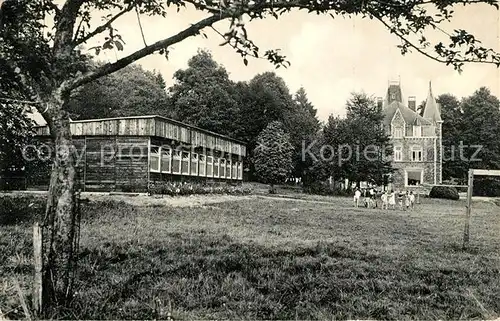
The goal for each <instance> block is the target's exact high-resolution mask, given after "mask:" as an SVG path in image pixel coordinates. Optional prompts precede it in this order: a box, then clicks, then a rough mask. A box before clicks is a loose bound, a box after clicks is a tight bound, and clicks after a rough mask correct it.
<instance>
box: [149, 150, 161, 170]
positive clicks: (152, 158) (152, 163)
mask: <svg viewBox="0 0 500 321" xmlns="http://www.w3.org/2000/svg"><path fill="white" fill-rule="evenodd" d="M149 170H150V171H151V172H159V171H160V147H159V146H154V145H152V146H151V147H150V148H149Z"/></svg>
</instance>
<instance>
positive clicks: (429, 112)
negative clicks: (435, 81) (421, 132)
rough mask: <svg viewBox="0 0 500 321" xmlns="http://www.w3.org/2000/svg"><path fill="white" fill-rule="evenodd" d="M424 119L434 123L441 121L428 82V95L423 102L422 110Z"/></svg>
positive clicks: (437, 105) (438, 109)
mask: <svg viewBox="0 0 500 321" xmlns="http://www.w3.org/2000/svg"><path fill="white" fill-rule="evenodd" d="M424 118H425V119H429V120H431V121H434V122H442V121H443V120H442V119H441V110H440V108H439V104H438V103H437V102H436V99H434V96H433V95H432V84H431V82H430V81H429V93H428V94H427V100H426V101H425V108H424Z"/></svg>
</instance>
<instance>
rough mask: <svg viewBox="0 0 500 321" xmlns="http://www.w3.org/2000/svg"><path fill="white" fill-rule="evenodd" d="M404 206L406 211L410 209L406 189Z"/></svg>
mask: <svg viewBox="0 0 500 321" xmlns="http://www.w3.org/2000/svg"><path fill="white" fill-rule="evenodd" d="M405 207H406V210H407V211H408V210H410V193H409V192H408V191H406V194H405Z"/></svg>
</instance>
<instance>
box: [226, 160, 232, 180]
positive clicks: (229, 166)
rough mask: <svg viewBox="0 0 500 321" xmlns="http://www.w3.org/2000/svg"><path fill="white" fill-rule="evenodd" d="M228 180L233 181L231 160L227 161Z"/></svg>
mask: <svg viewBox="0 0 500 321" xmlns="http://www.w3.org/2000/svg"><path fill="white" fill-rule="evenodd" d="M226 178H229V179H231V160H230V159H227V160H226Z"/></svg>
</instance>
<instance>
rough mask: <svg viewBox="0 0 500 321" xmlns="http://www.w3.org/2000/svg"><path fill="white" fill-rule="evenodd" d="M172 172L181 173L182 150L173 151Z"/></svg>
mask: <svg viewBox="0 0 500 321" xmlns="http://www.w3.org/2000/svg"><path fill="white" fill-rule="evenodd" d="M172 173H174V174H180V173H181V151H180V150H174V151H173V153H172Z"/></svg>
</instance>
